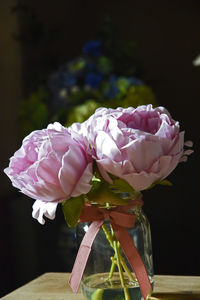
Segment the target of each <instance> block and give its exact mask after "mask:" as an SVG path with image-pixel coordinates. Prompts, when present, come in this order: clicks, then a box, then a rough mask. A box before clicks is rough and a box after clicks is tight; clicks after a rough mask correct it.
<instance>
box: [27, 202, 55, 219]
mask: <svg viewBox="0 0 200 300" xmlns="http://www.w3.org/2000/svg"><path fill="white" fill-rule="evenodd" d="M57 205H58V203H52V202H43V201H40V200H36V201H35V202H34V204H33V212H32V217H33V218H34V219H37V220H38V222H39V223H40V224H42V225H44V224H45V220H44V218H43V216H45V217H47V218H49V219H50V220H53V219H54V218H55V215H56V208H57Z"/></svg>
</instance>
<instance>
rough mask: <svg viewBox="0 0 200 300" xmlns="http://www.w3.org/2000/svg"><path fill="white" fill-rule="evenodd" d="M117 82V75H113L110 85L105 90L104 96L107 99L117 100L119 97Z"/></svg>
mask: <svg viewBox="0 0 200 300" xmlns="http://www.w3.org/2000/svg"><path fill="white" fill-rule="evenodd" d="M116 81H117V77H116V76H115V75H111V76H110V78H109V82H108V85H107V86H106V87H105V89H104V95H105V97H106V98H115V97H116V96H117V94H118V92H119V90H118V87H117V84H116Z"/></svg>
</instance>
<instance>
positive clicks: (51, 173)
mask: <svg viewBox="0 0 200 300" xmlns="http://www.w3.org/2000/svg"><path fill="white" fill-rule="evenodd" d="M60 168H61V162H60V161H58V159H57V157H55V154H54V153H53V152H50V153H49V154H48V156H46V157H45V158H43V159H41V160H40V161H39V163H38V166H37V170H36V174H37V176H38V177H39V178H41V179H42V180H43V181H45V182H48V183H51V184H54V185H57V186H58V187H59V188H60V182H59V179H58V172H59V170H60Z"/></svg>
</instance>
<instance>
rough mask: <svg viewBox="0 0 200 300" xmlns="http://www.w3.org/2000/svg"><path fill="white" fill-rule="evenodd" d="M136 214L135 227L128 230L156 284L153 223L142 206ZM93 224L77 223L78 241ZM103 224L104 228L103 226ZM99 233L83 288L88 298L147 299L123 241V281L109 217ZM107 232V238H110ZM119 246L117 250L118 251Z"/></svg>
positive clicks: (133, 211)
mask: <svg viewBox="0 0 200 300" xmlns="http://www.w3.org/2000/svg"><path fill="white" fill-rule="evenodd" d="M129 212H131V213H133V214H135V216H136V220H135V225H134V228H129V229H127V230H128V232H129V234H130V236H131V237H132V240H133V242H134V244H135V246H136V248H137V250H138V252H139V254H140V256H141V258H142V261H143V263H144V265H145V267H146V271H147V274H148V276H149V279H150V282H151V285H152V287H153V274H154V272H153V260H152V244H151V232H150V225H149V222H148V220H147V217H146V216H145V214H144V213H143V210H142V208H141V206H137V207H134V208H132V209H131V210H129ZM89 225H90V223H79V224H78V226H77V232H76V235H77V241H78V244H79V245H80V243H81V240H82V238H83V236H84V235H85V233H86V232H87V230H88V228H89ZM102 227H103V228H102ZM102 227H101V229H100V231H99V232H98V234H97V236H96V238H95V240H94V242H93V245H92V250H91V253H90V256H89V259H88V261H87V264H86V268H85V270H84V274H83V278H82V282H81V288H82V292H83V294H84V297H85V299H88V300H107V299H112V300H122V299H125V300H131V299H134V300H141V299H143V297H142V295H141V292H140V288H139V284H138V282H137V279H136V276H135V273H134V272H133V270H132V269H131V267H130V265H129V263H128V261H127V259H126V257H125V255H124V253H123V251H122V249H121V247H120V244H119V242H117V247H116V248H117V249H118V254H119V258H120V260H121V270H122V271H121V273H122V277H123V279H124V286H123V284H122V280H121V275H120V272H119V267H120V266H119V265H118V264H117V258H116V252H115V251H114V250H113V247H112V246H111V243H110V242H109V240H108V236H109V237H111V238H113V236H114V234H113V231H112V227H111V225H110V222H109V220H107V219H106V220H105V221H104V225H103V226H102ZM106 235H107V237H106ZM116 248H115V250H116Z"/></svg>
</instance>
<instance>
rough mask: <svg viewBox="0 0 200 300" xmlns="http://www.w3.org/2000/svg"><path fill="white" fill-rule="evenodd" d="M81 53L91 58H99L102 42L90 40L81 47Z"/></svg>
mask: <svg viewBox="0 0 200 300" xmlns="http://www.w3.org/2000/svg"><path fill="white" fill-rule="evenodd" d="M83 53H84V54H87V55H91V56H99V55H101V54H102V42H101V41H99V40H91V41H89V42H87V43H86V44H85V45H84V46H83Z"/></svg>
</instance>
